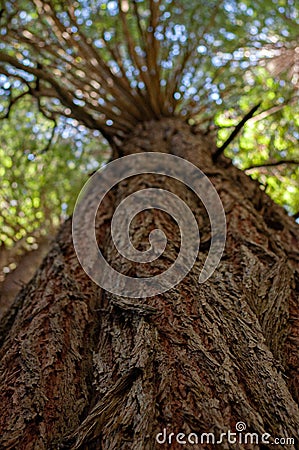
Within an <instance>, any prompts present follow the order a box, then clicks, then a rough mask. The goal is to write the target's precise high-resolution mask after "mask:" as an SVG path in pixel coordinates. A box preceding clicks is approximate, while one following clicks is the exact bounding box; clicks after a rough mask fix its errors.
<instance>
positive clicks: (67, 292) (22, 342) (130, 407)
mask: <svg viewBox="0 0 299 450" xmlns="http://www.w3.org/2000/svg"><path fill="white" fill-rule="evenodd" d="M214 150H215V147H214V144H213V142H210V140H209V138H208V137H205V136H202V135H200V134H197V135H195V134H193V133H192V129H191V128H190V127H189V126H188V125H186V124H185V123H183V122H182V121H180V120H179V119H163V120H160V121H157V122H147V123H144V124H140V125H138V127H137V128H136V130H135V131H134V133H133V134H132V135H131V136H130V137H129V138H128V139H127V141H126V144H125V145H123V146H122V148H121V155H128V154H132V153H135V152H144V151H157V152H164V153H171V154H174V155H176V156H181V157H183V158H185V159H187V160H189V161H191V162H192V163H193V164H195V165H196V166H198V167H199V168H200V169H201V170H202V171H203V172H204V173H206V175H208V176H209V178H210V179H211V181H212V182H213V184H214V186H215V187H216V189H217V191H218V193H219V195H220V197H221V200H222V202H223V206H224V209H225V212H226V218H227V242H226V248H225V252H224V255H223V258H222V260H221V263H220V265H219V267H218V269H217V270H216V272H215V273H214V275H213V276H212V277H211V278H210V279H209V280H208V281H207V282H205V283H204V284H200V285H199V284H198V283H197V279H198V275H199V273H200V270H201V268H202V266H203V263H204V261H205V259H206V257H207V253H208V248H209V238H210V233H211V230H210V225H209V220H208V216H207V214H206V213H205V211H204V208H203V206H202V204H201V202H199V201H198V199H196V198H195V196H194V195H193V193H192V192H191V191H190V190H189V189H187V188H186V187H185V186H183V185H182V184H181V183H179V182H176V181H173V180H171V179H168V178H167V179H165V177H164V179H162V177H157V176H154V175H148V176H147V177H145V178H144V177H142V179H141V180H140V179H139V178H138V177H133V178H131V179H129V180H128V181H126V182H125V183H120V185H119V186H118V187H117V189H114V190H112V191H111V192H110V194H109V195H108V196H106V197H105V200H104V204H103V207H102V208H101V210H100V213H99V214H98V217H97V239H98V242H99V243H100V245H101V247H102V250H103V253H104V254H105V256H106V258H107V260H108V261H109V262H110V263H111V264H112V265H113V266H114V267H115V268H116V269H118V270H119V271H121V272H122V273H124V274H129V275H130V276H136V277H141V276H150V275H153V274H156V273H158V272H161V271H163V270H165V269H166V268H167V267H168V266H169V265H170V264H172V262H173V261H175V258H176V255H177V249H178V248H179V246H180V235H179V233H178V228H177V225H176V223H175V221H173V220H172V219H171V218H170V217H169V216H168V215H167V214H165V213H164V212H163V211H156V210H149V211H144V212H143V213H140V214H139V215H138V216H136V218H135V219H134V221H133V222H132V227H131V234H132V241H133V244H134V246H135V247H136V248H139V249H146V248H147V246H148V236H149V232H150V231H151V230H152V229H154V228H160V229H163V230H164V231H165V233H166V235H167V237H168V244H167V247H166V249H165V252H164V253H163V256H162V257H161V258H159V260H158V262H157V261H156V262H155V263H149V264H143V265H138V264H136V263H134V262H130V261H128V260H124V259H123V258H121V257H120V256H119V255H118V254H117V252H116V249H115V248H114V246H113V245H112V241H111V236H110V219H111V217H112V214H113V210H114V208H115V205H117V204H118V203H119V202H120V201H121V200H122V199H123V198H125V197H126V196H127V195H128V194H129V193H131V192H134V191H135V190H136V189H140V188H144V187H145V186H146V187H150V186H155V187H163V188H164V189H168V190H171V191H172V192H174V193H176V194H177V195H179V196H180V198H181V199H182V200H183V201H184V202H186V203H187V204H188V205H190V207H191V208H192V210H193V212H194V214H195V216H196V218H197V221H198V224H199V228H200V233H201V247H200V252H199V257H198V260H197V262H196V264H195V265H194V267H193V269H192V270H191V271H190V273H189V274H188V276H186V278H185V279H184V280H183V281H182V282H181V283H180V284H178V285H177V286H176V287H175V288H173V289H171V290H170V291H168V292H166V293H164V294H160V295H157V296H154V297H149V298H145V299H128V298H121V297H117V296H115V295H112V294H110V293H107V292H104V291H103V290H101V289H100V288H99V287H98V286H97V285H96V284H94V283H93V282H92V281H91V280H90V279H89V278H88V277H87V275H86V274H85V272H84V271H83V270H82V268H81V266H80V264H79V262H78V260H77V258H76V254H75V252H74V249H73V245H72V236H71V222H70V220H69V221H67V222H66V223H65V224H64V226H63V227H62V229H61V231H60V233H59V235H58V237H57V240H56V243H55V245H54V246H53V248H52V249H51V251H50V253H49V254H48V255H47V257H46V258H45V260H44V261H43V264H42V266H41V268H40V269H39V271H38V273H37V274H36V276H35V278H34V279H33V280H32V281H31V283H30V284H29V285H27V286H26V288H25V289H24V290H23V291H22V292H21V294H20V295H19V296H18V297H17V299H16V301H15V303H14V305H13V307H12V308H11V310H10V311H9V313H8V314H7V315H6V317H5V318H4V320H3V322H2V324H1V330H2V331H3V336H4V337H3V341H2V342H3V345H2V350H1V362H2V370H1V398H0V405H1V406H0V408H1V414H0V426H1V430H2V432H1V438H0V439H1V448H5V449H26V450H27V449H38V450H42V449H46V450H49V449H58V448H73V449H78V448H80V449H105V450H108V449H109V450H110V449H134V450H146V449H148V450H152V449H155V448H157V449H158V448H171V449H179V448H181V447H182V446H183V445H182V444H181V443H180V441H182V440H184V439H187V437H188V439H189V441H188V440H187V441H186V442H187V443H186V445H185V448H198V449H201V448H206V449H213V448H215V445H216V444H213V441H212V437H210V440H209V442H207V440H208V439H207V436H203V437H202V434H203V433H215V436H216V438H217V439H219V436H220V435H221V433H225V432H228V430H231V432H232V433H233V432H235V431H236V423H237V422H244V424H245V425H246V432H254V433H257V434H258V435H259V436H262V435H263V434H264V433H268V434H269V435H271V437H270V438H269V443H267V442H268V440H267V439H266V441H265V442H264V443H262V442H261V441H259V443H258V444H257V443H255V441H253V442H254V443H250V441H248V442H249V443H247V444H246V443H244V441H241V437H242V436H241V433H239V434H237V437H238V439H239V440H240V441H238V444H237V446H236V444H235V443H233V442H231V441H229V440H227V439H226V440H225V439H224V440H223V442H222V443H221V444H219V448H223V449H225V448H227V449H230V448H234V449H235V448H238V449H258V448H261V449H263V448H272V446H273V444H272V442H273V439H274V438H293V439H294V443H293V444H290V445H289V446H287V448H289V449H295V448H298V447H297V445H298V441H297V436H298V428H299V409H298V397H299V395H298V393H299V391H298V381H299V377H298V339H299V322H298V319H299V317H298V312H299V308H298V291H299V277H298V263H299V254H298V241H299V236H298V225H297V224H296V223H295V222H294V221H293V219H291V218H289V217H288V216H287V214H286V213H285V211H284V210H283V209H282V208H280V207H279V206H277V205H275V204H274V203H273V202H272V201H271V200H270V199H269V198H268V196H267V195H266V194H265V193H264V192H263V191H262V190H261V186H260V185H259V184H258V183H257V182H256V181H253V180H251V179H250V178H249V177H247V176H246V175H245V174H244V173H242V172H241V171H240V170H238V169H236V168H235V167H234V166H232V164H231V163H230V161H229V160H227V159H226V158H225V157H221V158H220V159H219V161H218V162H217V163H213V162H212V153H213V151H214ZM164 429H166V434H167V438H166V443H161V444H160V443H159V442H158V441H159V440H160V441H161V442H162V441H163V440H165V439H164ZM237 429H238V428H237ZM238 431H241V429H238ZM158 433H162V434H161V435H158V440H157V439H156V437H157V434H158ZM170 433H174V435H171V434H170ZM178 433H184V434H185V435H186V436H185V437H184V438H183V437H182V436H181V435H180V436H177V434H178ZM189 433H195V434H196V436H197V438H198V439H199V441H198V444H195V445H193V443H194V442H196V436H195V435H194V434H189ZM244 433H245V432H244ZM267 436H268V435H267ZM201 439H202V441H201ZM242 439H243V437H242ZM169 442H171V443H169ZM275 448H277V449H280V448H286V447H285V446H284V445H283V441H280V443H279V444H278V445H276V446H275Z"/></svg>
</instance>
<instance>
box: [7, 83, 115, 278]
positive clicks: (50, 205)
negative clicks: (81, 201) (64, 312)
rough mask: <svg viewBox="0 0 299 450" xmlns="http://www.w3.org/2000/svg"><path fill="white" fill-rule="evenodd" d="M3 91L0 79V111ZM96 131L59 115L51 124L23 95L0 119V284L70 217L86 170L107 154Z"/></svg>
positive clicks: (86, 173) (95, 165) (106, 146)
mask: <svg viewBox="0 0 299 450" xmlns="http://www.w3.org/2000/svg"><path fill="white" fill-rule="evenodd" d="M0 80H1V75H0ZM5 82H6V83H7V80H5ZM4 89H5V83H3V84H2V89H0V94H2V95H1V99H2V102H1V103H0V111H1V112H2V113H3V112H5V107H6V105H5V100H6V99H5V95H4V92H3V91H4ZM54 128H55V129H54ZM99 135H100V133H99V132H97V131H90V130H88V129H86V128H85V127H84V126H83V125H80V124H78V123H77V122H76V121H75V120H68V119H65V118H63V117H61V118H60V119H59V121H58V123H56V124H54V123H53V121H51V120H48V119H47V118H46V117H45V116H44V115H43V114H41V113H40V111H39V110H38V107H37V105H36V102H35V101H34V100H33V99H32V98H30V97H28V96H27V97H24V98H23V99H22V100H20V101H19V102H18V103H17V104H16V105H14V106H13V108H12V109H11V111H10V114H9V117H8V118H5V119H2V120H1V122H0V180H1V185H0V264H1V272H2V274H0V282H1V281H3V279H4V277H5V274H7V273H9V272H10V271H11V270H14V269H15V268H16V266H17V263H18V261H19V260H20V258H21V257H22V255H23V254H24V253H25V252H28V251H32V250H36V249H38V246H39V243H40V242H41V241H43V240H44V238H45V237H47V236H49V235H50V236H52V237H54V236H55V234H56V232H57V229H58V227H59V225H60V224H61V223H62V221H63V220H65V219H66V218H67V217H69V216H70V215H71V213H72V210H73V207H74V204H75V201H76V198H77V195H78V193H79V191H80V189H81V188H82V185H83V183H84V182H85V181H86V180H87V178H88V174H89V173H90V172H92V171H94V170H96V169H98V168H99V167H100V165H101V163H102V161H104V160H106V159H107V157H108V155H109V148H108V144H107V142H106V141H105V140H104V139H102V138H99Z"/></svg>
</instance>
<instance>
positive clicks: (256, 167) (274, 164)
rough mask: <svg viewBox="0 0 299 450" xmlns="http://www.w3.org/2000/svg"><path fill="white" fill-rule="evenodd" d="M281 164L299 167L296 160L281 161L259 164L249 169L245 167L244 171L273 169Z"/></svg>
mask: <svg viewBox="0 0 299 450" xmlns="http://www.w3.org/2000/svg"><path fill="white" fill-rule="evenodd" d="M283 164H293V165H299V160H296V159H282V160H280V161H269V162H265V163H261V164H256V165H252V166H249V167H246V169H244V170H245V171H246V170H252V169H258V168H259V167H275V166H281V165H283Z"/></svg>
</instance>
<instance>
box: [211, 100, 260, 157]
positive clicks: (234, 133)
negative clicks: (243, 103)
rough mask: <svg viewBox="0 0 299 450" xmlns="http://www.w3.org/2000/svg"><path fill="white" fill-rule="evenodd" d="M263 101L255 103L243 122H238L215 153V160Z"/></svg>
mask: <svg viewBox="0 0 299 450" xmlns="http://www.w3.org/2000/svg"><path fill="white" fill-rule="evenodd" d="M261 103H262V102H259V103H258V104H257V105H255V106H254V107H253V108H251V110H250V111H249V112H248V113H247V114H246V115H245V116H244V117H243V119H242V120H241V122H239V123H238V125H237V126H236V128H235V129H234V130H233V132H232V133H231V134H230V136H229V138H228V139H227V140H226V141H225V142H224V143H223V144H222V145H221V147H219V148H218V149H217V150H216V151H215V153H214V155H213V161H214V162H216V161H217V160H218V158H219V156H220V155H222V153H223V152H224V150H225V149H226V147H227V146H228V145H229V144H230V143H231V142H232V140H233V139H234V138H235V137H236V136H237V134H238V133H239V132H240V131H241V129H242V128H243V127H244V125H245V123H246V122H247V121H248V120H249V119H251V117H252V116H253V114H254V113H255V111H256V110H257V109H258V108H259V107H260V105H261Z"/></svg>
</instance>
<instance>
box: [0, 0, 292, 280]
mask: <svg viewBox="0 0 299 450" xmlns="http://www.w3.org/2000/svg"><path fill="white" fill-rule="evenodd" d="M2 4H3V8H2ZM45 5H46V6H45ZM0 13H1V14H0V17H1V22H0V25H1V26H0V34H1V36H0V37H1V39H0V63H1V64H0V97H1V100H0V115H1V116H2V120H1V121H0V180H1V185H0V208H1V212H0V240H1V242H0V274H1V273H2V279H3V278H4V276H5V274H7V273H9V272H10V271H12V270H14V269H15V267H16V266H17V263H18V262H17V257H16V254H18V255H22V254H24V252H27V251H29V250H34V249H37V248H38V246H39V242H40V240H41V237H42V236H47V235H54V233H55V231H56V230H57V227H58V226H59V224H60V223H61V222H62V221H63V220H65V218H66V217H68V216H69V215H70V214H71V213H72V209H73V206H74V202H75V200H76V197H77V194H78V192H79V190H80V188H81V187H82V185H83V184H84V182H85V180H86V179H87V177H88V173H90V172H92V171H94V170H96V169H97V168H98V167H100V165H101V163H102V162H103V161H106V160H107V159H108V157H109V148H108V145H107V142H106V141H105V139H104V138H103V137H102V136H101V135H100V133H99V131H98V130H96V129H90V128H92V127H88V123H93V122H90V117H91V118H92V120H94V121H97V123H99V124H101V125H100V127H101V128H102V129H103V130H104V131H105V132H109V130H110V132H111V134H113V133H115V134H116V135H117V136H118V137H119V138H121V137H122V131H123V130H122V129H123V127H124V126H125V125H124V124H130V123H131V125H132V128H134V122H133V121H132V117H133V116H134V115H135V116H136V114H137V109H132V99H134V98H135V99H136V105H138V102H139V101H140V99H141V101H144V102H147V103H148V104H147V109H146V111H145V112H146V113H149V114H150V113H151V111H152V110H155V111H156V110H157V108H158V109H159V108H160V110H161V111H162V113H163V114H168V113H169V115H180V116H181V117H182V118H183V119H184V120H186V121H188V122H189V123H190V125H193V126H195V127H197V128H198V129H200V130H202V131H203V132H205V133H206V132H211V133H214V134H215V138H216V141H217V145H218V146H219V147H220V146H221V145H222V144H223V143H224V142H225V141H226V139H227V138H228V137H229V135H230V133H231V132H232V130H233V129H234V127H235V126H236V125H237V124H238V123H239V122H240V120H241V119H242V117H244V115H245V114H246V113H247V112H248V111H249V110H250V109H251V108H252V107H253V106H254V105H256V104H258V103H259V102H261V106H260V107H259V109H258V111H257V112H256V114H255V116H254V117H252V118H251V119H250V120H248V121H247V123H246V124H245V126H244V128H243V129H242V132H241V133H240V134H239V135H238V137H237V138H236V139H234V140H233V142H232V143H231V144H230V145H229V146H228V147H227V148H226V150H225V154H226V156H228V157H230V158H231V159H232V160H233V163H234V164H236V165H237V166H238V167H240V168H241V169H243V170H245V171H246V173H248V175H250V176H252V177H254V178H257V179H258V180H259V181H260V183H261V184H262V186H263V189H265V190H266V192H267V193H268V194H269V195H270V196H271V197H272V198H273V199H274V200H275V201H276V202H277V203H279V204H281V205H282V206H284V207H285V208H286V209H287V211H288V212H289V214H296V213H298V211H299V169H298V160H299V151H298V138H299V126H298V125H299V123H298V122H299V108H298V87H299V46H298V45H299V44H298V36H299V32H298V29H299V28H298V4H297V5H296V3H295V0H262V1H260V0H254V1H252V0H250V1H249V0H242V1H234V0H225V1H222V0H217V1H213V0H206V1H194V0H159V1H154V0H153V1H150V0H149V1H147V0H146V1H144V0H137V1H133V0H132V1H131V0H130V1H128V0H119V1H114V0H109V1H106V0H80V1H74V2H70V1H60V0H52V1H51V2H43V1H39V0H34V1H32V0H21V1H19V2H15V1H2V3H1V8H0ZM53 18H55V20H57V21H56V24H58V25H57V27H58V28H59V29H60V28H61V27H62V28H63V27H64V28H65V32H64V33H62V32H59V33H60V34H59V33H58V32H56V31H55V30H56V28H57V27H56V28H55V26H54V25H53V24H54V23H55V20H54V19H53ZM53 20H54V22H53ZM51 24H52V25H51ZM83 35H84V36H85V37H86V39H87V41H82V39H83V37H82V36H83ZM80 42H83V44H84V45H83V47H84V48H83V47H80ZM132 42H133V44H132ZM78 43H79V44H78ZM90 43H92V45H93V49H94V51H95V52H98V55H100V56H99V57H100V58H101V61H103V62H105V64H107V66H108V67H109V68H110V70H111V77H112V78H113V77H114V78H113V80H114V84H115V85H116V86H117V80H118V79H119V80H121V82H122V84H123V85H126V86H127V90H131V94H132V97H131V99H130V98H128V97H127V96H126V95H124V96H122V92H123V91H122V90H121V89H119V90H115V91H113V89H114V88H112V85H111V83H110V87H109V80H108V84H107V79H103V80H102V81H101V83H102V84H100V83H99V82H98V81H99V79H100V78H101V76H102V72H101V71H100V70H99V71H98V72H96V65H95V66H94V67H91V66H88V64H87V62H88V63H89V62H90V56H89V54H90V49H89V50H88V45H89V44H90ZM132 45H133V47H132ZM82 49H83V50H84V51H83V50H82ZM84 54H86V55H87V56H86V59H84ZM92 54H93V55H95V54H96V53H92ZM11 58H15V59H14V61H17V64H21V66H20V67H17V65H14V62H13V60H12V59H11ZM138 60H139V61H141V65H140V67H138V64H137V63H136V61H138ZM40 67H42V68H43V71H44V73H45V74H46V76H47V77H51V76H52V77H54V78H56V81H57V82H58V84H60V90H63V89H64V90H65V92H67V93H68V94H70V95H71V96H72V99H73V106H74V108H73V109H72V108H70V107H69V106H68V105H65V104H63V102H62V101H61V99H59V98H58V97H59V96H56V97H55V95H56V94H55V92H54V93H53V86H52V87H51V86H50V84H49V83H48V82H47V78H46V77H45V79H44V80H42V79H41V80H39V79H37V77H36V76H35V75H34V73H35V72H34V70H35V69H36V68H37V69H39V68H40ZM148 72H150V73H151V75H150V77H149V76H148V75H147V74H148ZM93 77H94V78H93ZM97 77H98V78H97ZM96 80H98V81H96ZM39 81H40V86H38V85H37V84H38V83H39ZM84 83H85V85H84ZM50 88H51V89H50ZM30 92H31V93H33V92H34V96H35V97H36V98H35V99H33V98H32V97H31V96H30ZM43 92H45V95H44V94H43ZM26 93H27V94H26ZM131 94H130V95H131ZM17 98H19V100H18V101H16V102H14V99H17ZM157 99H158V104H156V103H157ZM12 100H13V101H12ZM159 101H160V103H161V104H159ZM126 102H128V103H126ZM130 102H131V103H130ZM133 103H134V102H133ZM80 108H81V109H80ZM78 111H84V114H85V115H82V118H83V119H82V121H80V120H79V119H78V117H77V115H78V114H79V113H78ZM109 114H110V116H109ZM130 114H131V116H130ZM142 117H143V116H142ZM137 119H138V117H137ZM85 122H86V123H85ZM126 126H127V125H126ZM254 166H257V167H256V168H254ZM0 277H1V275H0ZM0 279H1V278H0Z"/></svg>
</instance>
